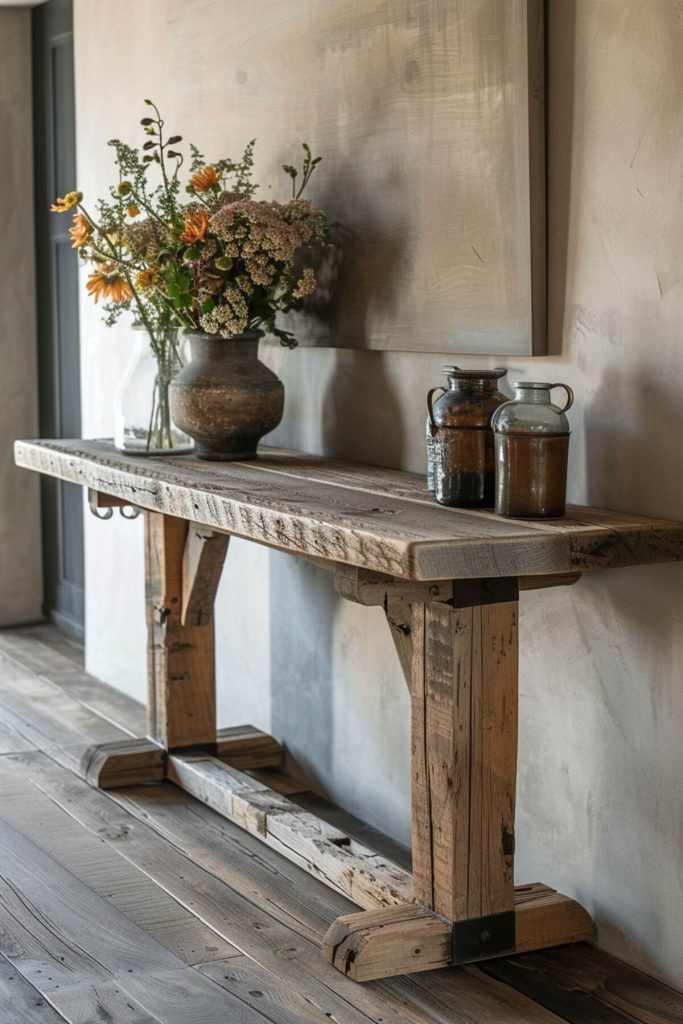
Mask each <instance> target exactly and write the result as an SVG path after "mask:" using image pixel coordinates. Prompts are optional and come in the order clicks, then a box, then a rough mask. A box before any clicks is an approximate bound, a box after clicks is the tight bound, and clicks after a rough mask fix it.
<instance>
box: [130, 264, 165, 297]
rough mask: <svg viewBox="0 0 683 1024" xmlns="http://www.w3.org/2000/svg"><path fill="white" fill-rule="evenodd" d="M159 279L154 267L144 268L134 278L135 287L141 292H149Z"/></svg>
mask: <svg viewBox="0 0 683 1024" xmlns="http://www.w3.org/2000/svg"><path fill="white" fill-rule="evenodd" d="M158 279H159V272H158V270H155V269H154V267H146V268H145V269H144V270H140V271H139V272H138V274H137V276H136V278H135V287H136V288H139V289H140V291H141V292H146V291H149V289H150V288H153V287H154V285H155V284H156V282H157V281H158Z"/></svg>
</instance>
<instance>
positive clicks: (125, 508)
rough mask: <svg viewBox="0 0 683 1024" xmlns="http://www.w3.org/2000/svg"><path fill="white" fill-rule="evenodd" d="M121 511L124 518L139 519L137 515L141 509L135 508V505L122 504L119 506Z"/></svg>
mask: <svg viewBox="0 0 683 1024" xmlns="http://www.w3.org/2000/svg"><path fill="white" fill-rule="evenodd" d="M119 512H120V513H121V515H122V516H123V518H124V519H137V517H138V516H139V515H140V509H139V508H135V506H134V505H122V506H121V507H120V508H119Z"/></svg>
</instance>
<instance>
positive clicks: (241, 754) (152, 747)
mask: <svg viewBox="0 0 683 1024" xmlns="http://www.w3.org/2000/svg"><path fill="white" fill-rule="evenodd" d="M2 729H3V726H2V723H1V722H0V741H1V740H2ZM17 735H19V734H17ZM19 738H20V739H21V736H19ZM207 745H208V746H210V747H211V749H212V752H213V753H214V754H215V756H216V757H217V758H218V759H220V760H224V761H228V762H229V763H230V764H232V765H233V767H235V768H239V769H242V770H246V771H250V770H254V769H262V768H273V767H277V766H279V765H281V764H282V762H283V760H284V750H283V749H282V747H281V745H280V744H279V743H278V742H277V740H276V739H273V737H272V736H269V735H268V734H267V733H265V732H261V730H260V729H255V728H254V727H253V726H252V725H238V726H232V727H231V728H228V729H219V731H218V733H217V735H216V741H215V742H214V743H210V744H207ZM23 749H30V746H29V745H28V744H27V745H26V746H25V747H22V746H17V750H23ZM0 753H2V750H1V749H0ZM166 766H167V757H166V751H165V750H164V748H163V747H162V746H160V745H159V744H158V743H155V741H154V740H149V739H131V740H116V741H114V742H113V743H101V744H98V745H93V746H92V747H88V749H87V750H86V751H85V752H84V753H83V756H82V757H81V762H80V774H81V775H82V776H83V778H84V779H85V780H86V782H89V783H90V785H91V786H99V788H100V789H121V788H122V787H123V786H139V785H142V784H143V783H149V782H163V780H164V779H165V778H166Z"/></svg>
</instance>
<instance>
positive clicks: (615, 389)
mask: <svg viewBox="0 0 683 1024" xmlns="http://www.w3.org/2000/svg"><path fill="white" fill-rule="evenodd" d="M232 2H233V0H230V2H225V0H183V2H181V0H135V3H133V0H99V3H97V4H92V3H90V2H89V0H76V24H75V27H76V51H77V52H76V57H77V92H78V137H79V143H78V145H79V166H80V180H79V187H80V188H82V189H83V190H84V191H86V193H90V194H94V193H95V192H97V191H99V190H101V189H102V188H103V187H104V186H105V184H106V183H107V181H108V180H109V179H108V176H107V174H108V152H107V150H106V147H105V146H104V145H103V140H104V139H105V138H107V137H109V136H110V135H114V134H120V135H122V136H124V137H126V138H133V137H135V132H136V125H137V121H138V118H139V116H141V100H142V98H143V97H144V96H147V95H151V96H153V97H154V98H155V99H157V100H158V101H159V102H160V103H161V105H162V108H163V110H164V111H166V112H167V118H168V120H169V122H171V124H172V126H173V128H174V130H178V131H180V132H181V133H183V134H185V135H187V136H188V137H194V138H196V139H197V141H198V142H199V143H200V144H201V145H203V146H205V147H206V148H207V150H209V151H210V152H211V153H221V152H223V151H224V150H227V151H229V152H232V151H235V150H238V149H239V147H240V146H241V145H242V144H243V143H244V141H246V140H244V139H241V138H240V139H235V138H232V137H231V136H230V133H229V132H228V130H227V128H226V125H225V124H224V123H223V121H222V120H221V119H218V120H216V119H214V118H210V117H208V116H206V111H207V110H208V109H209V108H211V109H212V110H215V109H216V100H217V98H220V97H221V96H223V95H224V94H225V95H228V94H229V93H230V87H231V82H232V76H234V73H235V69H234V68H232V67H230V66H228V65H226V64H225V63H224V62H223V63H222V62H221V59H220V42H219V41H220V38H221V34H222V33H223V32H229V31H230V22H231V18H230V11H231V3H232ZM235 2H237V0H235ZM250 2H252V3H253V5H254V7H255V8H257V7H258V2H257V0H250ZM127 7H128V8H129V9H130V15H131V18H130V19H129V18H128V17H126V16H125V10H126V8H127ZM133 14H134V20H133ZM133 24H134V25H135V27H134V29H132V28H131V25H133ZM549 26H550V27H549V34H550V82H549V93H550V101H549V102H550V111H549V124H550V140H549V146H550V204H549V206H550V214H549V215H550V232H549V240H550V311H551V316H550V321H551V322H550V346H551V351H552V352H554V353H555V354H554V355H552V356H549V357H546V358H543V359H535V360H531V359H528V360H515V361H511V362H510V363H509V370H510V378H511V379H513V380H514V379H516V378H518V377H519V378H528V379H533V378H540V379H544V380H562V381H566V382H567V383H569V384H570V385H571V386H572V387H573V388H575V390H576V393H577V398H578V401H577V404H576V406H575V408H574V410H573V411H572V413H571V414H570V418H571V421H572V427H573V431H574V434H573V438H572V455H571V468H570V498H571V499H573V500H575V501H579V502H590V503H592V504H603V505H606V506H611V507H613V508H616V509H621V510H625V511H637V512H642V513H646V514H651V515H655V516H665V517H666V516H668V517H671V518H681V517H682V516H683V508H682V505H683V479H682V475H681V438H682V431H681V427H682V414H681V403H680V395H681V390H682V384H683V369H682V367H683V359H682V356H681V344H682V341H683V339H682V338H681V325H682V324H683V251H682V250H681V238H682V237H683V209H682V194H683V193H682V185H681V183H682V181H683V150H682V146H681V136H680V126H681V114H682V113H683V110H682V106H683V77H682V72H681V62H680V53H681V52H682V51H683V7H682V5H681V3H680V2H679V0H600V2H597V0H550V4H549ZM183 46H204V47H205V59H204V60H203V61H202V62H200V63H198V64H197V69H198V70H197V74H196V76H194V77H192V79H191V80H184V79H179V78H177V77H174V65H173V61H172V59H171V58H169V57H168V55H169V54H171V55H172V54H173V52H174V51H175V52H177V50H178V48H180V47H183ZM103 52H106V54H107V60H106V65H105V66H103V63H102V53H103ZM167 61H168V63H167ZM112 69H115V70H112ZM228 120H229V118H228V117H226V121H228ZM83 308H84V312H83V367H84V369H83V372H84V388H83V393H84V395H85V409H84V425H85V430H86V434H89V435H90V436H103V435H107V434H109V435H111V432H112V415H111V398H112V390H113V384H114V382H115V379H116V376H117V374H118V372H119V369H120V366H121V363H122V360H123V358H124V351H123V348H122V346H123V347H125V344H126V342H125V339H122V340H117V337H116V336H114V334H113V333H111V334H110V333H107V331H106V330H105V329H104V328H103V327H102V326H101V325H100V324H99V322H98V318H97V314H96V312H95V311H94V310H92V309H90V308H89V307H88V306H87V304H86V303H84V304H83ZM263 349H264V357H265V359H266V360H267V361H268V362H269V363H270V364H271V365H272V366H273V367H274V368H275V369H276V370H277V371H278V372H279V373H280V374H281V376H282V377H283V379H284V381H285V383H286V386H287V408H286V414H285V419H284V422H283V424H282V426H281V427H280V428H279V429H278V431H277V433H276V434H275V435H273V437H272V440H273V441H275V442H280V443H283V444H288V445H293V446H298V447H301V448H303V449H305V450H307V451H311V452H326V453H331V454H337V455H340V456H344V457H347V458H359V459H363V460H366V461H369V462H374V463H377V464H383V465H389V466H401V467H404V468H407V469H412V470H421V469H422V466H423V461H424V456H423V424H424V395H425V392H426V390H427V388H428V387H430V386H431V385H433V384H434V383H437V382H438V380H439V376H440V366H441V363H442V362H443V361H444V360H443V357H441V356H432V357H424V356H419V357H418V356H414V355H411V354H409V353H398V354H391V355H388V354H384V353H363V352H351V351H343V350H338V351H334V350H303V349H299V350H297V351H296V352H293V353H289V352H282V351H280V350H279V349H277V348H275V347H273V346H269V345H264V346H263ZM460 362H461V363H462V364H463V365H467V366H472V365H474V363H473V360H472V359H468V358H462V359H461V360H460ZM497 362H500V360H488V365H494V364H495V363H497ZM141 565H142V550H141V539H140V526H139V524H136V523H125V524H124V523H120V522H118V521H114V522H112V523H108V524H106V523H105V524H100V523H97V522H95V521H94V520H90V519H89V518H88V525H87V629H88V665H89V668H90V670H91V671H92V672H94V673H95V674H96V675H99V676H101V677H102V678H104V679H107V680H108V681H109V682H111V683H113V684H115V685H118V686H120V687H121V688H122V689H125V690H126V691H128V692H131V693H135V694H136V695H137V696H140V697H142V696H143V695H144V682H143V680H144V671H145V668H144V661H145V656H144V633H143V626H142V602H143V599H142V569H141ZM682 582H683V567H681V566H662V567H653V568H645V569H640V570H619V571H615V572H613V573H610V574H605V575H603V576H596V577H594V578H591V579H588V580H584V581H582V582H581V583H579V584H578V585H577V586H576V587H573V588H570V589H567V590H558V591H545V592H540V593H538V594H535V595H534V594H527V595H524V596H523V598H522V617H521V636H522V666H521V678H522V683H521V690H522V701H521V726H520V790H519V815H518V851H519V853H518V858H517V865H518V878H519V880H520V881H522V880H527V881H528V880H536V879H539V880H543V881H545V882H548V883H550V884H552V885H556V886H557V887H558V888H561V889H562V890H563V891H565V892H568V893H572V894H576V895H577V896H578V897H579V898H580V899H581V900H582V901H583V902H584V903H585V905H586V906H587V907H589V909H590V910H591V911H592V912H593V914H594V915H595V917H596V920H597V922H598V925H599V941H600V942H601V943H602V944H603V945H604V946H606V947H607V948H609V949H611V950H613V951H614V952H616V953H618V954H620V955H622V956H624V957H626V958H627V959H629V960H632V961H634V962H636V963H638V964H640V965H642V966H644V967H645V968H647V969H650V970H652V971H653V972H655V973H657V974H658V975H660V976H661V977H663V978H665V979H667V980H669V981H671V982H672V983H674V984H677V985H678V986H683V968H682V966H681V965H682V964H683V871H682V870H681V857H682V854H681V850H682V849H683V802H682V801H681V799H680V779H681V777H682V776H683V686H682V685H681V682H682V676H683V621H682V620H683V606H682V604H681V600H680V594H681V583H682ZM217 629H218V676H219V692H220V724H230V723H236V722H239V721H243V720H249V721H252V722H254V723H255V724H257V725H261V726H265V727H269V726H270V727H271V728H272V731H273V732H274V733H275V735H277V736H278V737H279V738H281V739H283V740H284V741H285V742H286V744H287V746H288V748H289V750H290V752H291V754H292V756H293V757H294V758H295V759H296V761H297V762H298V764H299V765H300V766H302V767H303V768H304V769H305V770H306V771H307V772H308V773H309V774H310V775H311V776H312V777H313V778H315V779H316V780H317V781H318V783H319V784H320V785H321V786H322V787H323V788H324V789H325V790H326V791H327V792H328V793H330V794H331V795H332V796H333V797H334V798H335V799H337V800H338V801H339V802H340V803H342V804H343V805H345V806H346V807H347V808H349V809H350V810H352V811H354V812H355V813H357V814H359V815H360V816H361V817H365V818H366V819H368V820H370V821H371V822H372V823H373V824H375V825H377V826H378V827H380V828H383V829H385V830H386V831H388V832H390V833H391V834H393V835H394V836H396V837H398V838H400V839H402V840H405V841H407V840H408V837H409V803H408V789H409V766H408V750H409V737H408V700H407V694H406V690H405V685H404V683H403V680H402V678H401V675H400V671H399V668H398V664H397V662H396V660H395V655H394V651H393V647H392V644H391V640H390V638H389V636H388V633H387V630H386V628H385V626H384V624H383V622H382V618H381V615H380V614H379V613H378V612H377V611H376V610H364V609H361V608H359V607H357V606H355V605H350V604H345V603H342V602H341V600H340V599H338V598H337V597H336V596H335V594H334V592H333V591H332V589H331V585H330V582H329V579H328V578H327V577H326V575H325V574H324V573H322V572H319V571H317V570H315V569H312V568H311V567H309V566H305V565H303V564H301V563H299V562H297V561H295V560H294V559H293V558H290V557H288V556H285V555H282V554H278V553H268V552H267V551H265V550H264V549H260V548H258V547H256V546H253V545H251V546H250V545H248V544H246V543H244V542H234V543H233V547H232V549H231V552H230V555H229V559H228V564H227V568H226V572H225V576H224V580H223V583H222V586H221V590H220V593H219V599H218V608H217Z"/></svg>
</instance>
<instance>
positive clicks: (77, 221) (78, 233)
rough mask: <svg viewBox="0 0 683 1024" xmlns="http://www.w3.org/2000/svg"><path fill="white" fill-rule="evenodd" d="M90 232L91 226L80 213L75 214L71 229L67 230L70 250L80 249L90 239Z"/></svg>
mask: <svg viewBox="0 0 683 1024" xmlns="http://www.w3.org/2000/svg"><path fill="white" fill-rule="evenodd" d="M91 231H92V225H91V224H90V221H89V220H88V218H87V217H84V216H83V214H82V213H75V214H74V218H73V221H72V224H71V227H70V228H69V234H70V235H71V248H72V249H82V248H83V246H84V245H85V243H86V242H87V241H88V239H89V238H90V232H91Z"/></svg>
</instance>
